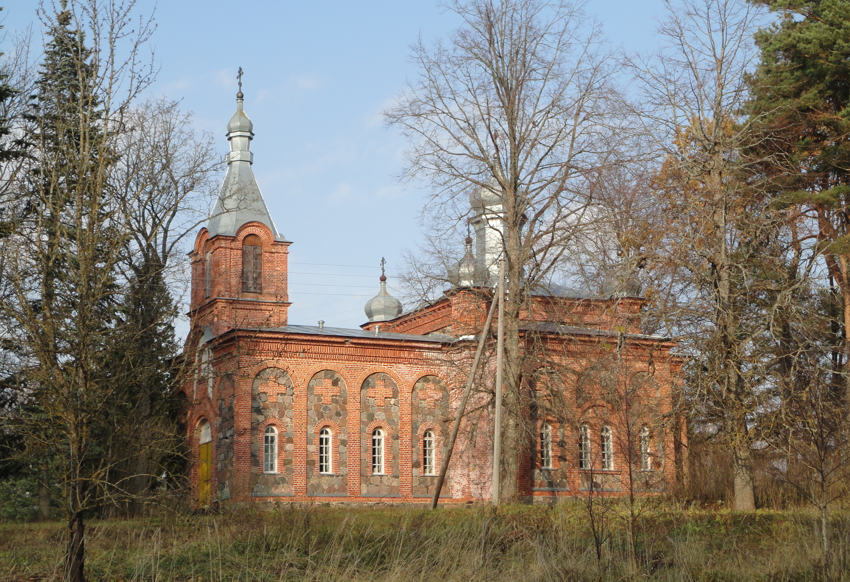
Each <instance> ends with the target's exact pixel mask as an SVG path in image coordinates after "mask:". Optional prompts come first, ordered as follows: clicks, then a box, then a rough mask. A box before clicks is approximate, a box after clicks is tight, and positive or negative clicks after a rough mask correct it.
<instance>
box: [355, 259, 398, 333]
mask: <svg viewBox="0 0 850 582" xmlns="http://www.w3.org/2000/svg"><path fill="white" fill-rule="evenodd" d="M383 263H384V261H383V259H382V260H381V290H380V291H378V294H377V295H375V296H374V297H372V298H371V299H370V300H369V301H367V302H366V307H365V309H364V311H365V312H366V317H368V318H369V321H389V320H391V319H395V318H396V317H398V316H399V315H401V310H402V307H401V301H399V300H398V299H396V298H395V297H393V296H392V295H390V294H389V293H388V292H387V276H386V275H385V274H384V266H383Z"/></svg>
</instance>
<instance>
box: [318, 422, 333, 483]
mask: <svg viewBox="0 0 850 582" xmlns="http://www.w3.org/2000/svg"><path fill="white" fill-rule="evenodd" d="M333 442H334V439H333V431H332V430H331V429H330V427H327V426H326V427H323V428H322V430H320V431H319V474H320V475H330V474H332V473H333V453H332V451H333Z"/></svg>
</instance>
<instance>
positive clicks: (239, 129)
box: [207, 68, 286, 241]
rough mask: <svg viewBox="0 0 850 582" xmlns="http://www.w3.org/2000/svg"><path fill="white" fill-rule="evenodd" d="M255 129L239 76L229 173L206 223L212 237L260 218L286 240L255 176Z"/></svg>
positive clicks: (229, 233) (230, 233)
mask: <svg viewBox="0 0 850 582" xmlns="http://www.w3.org/2000/svg"><path fill="white" fill-rule="evenodd" d="M240 75H241V68H240ZM253 130H254V124H253V123H251V120H250V119H249V118H248V116H247V115H246V114H245V111H244V110H243V97H242V82H241V76H240V82H239V93H237V94H236V113H234V114H233V117H232V118H231V119H230V122H229V123H228V124H227V141H228V142H230V152H229V153H228V154H227V174H226V175H225V176H224V182H223V183H222V185H221V191H220V192H219V195H218V200H217V201H216V203H215V207H214V208H213V211H212V213H211V214H210V218H209V221H208V223H207V230H208V231H209V233H210V238H212V237H214V236H217V235H220V234H221V235H225V236H235V235H236V231H237V230H239V228H240V227H241V226H242V225H243V224H247V223H249V222H261V223H262V224H265V225H266V226H267V227H268V228H269V230H271V231H272V235H274V238H275V240H278V241H283V240H286V239H285V238H284V237H283V235H281V234H280V232H278V230H277V227H276V226H275V224H274V221H273V220H272V217H271V214H269V209H268V208H267V207H266V201H265V200H263V195H262V194H261V193H260V187H259V186H258V185H257V179H256V178H255V177H254V170H253V168H252V164H253V162H254V154H253V153H251V151H250V148H251V140H252V139H253V138H254V131H253Z"/></svg>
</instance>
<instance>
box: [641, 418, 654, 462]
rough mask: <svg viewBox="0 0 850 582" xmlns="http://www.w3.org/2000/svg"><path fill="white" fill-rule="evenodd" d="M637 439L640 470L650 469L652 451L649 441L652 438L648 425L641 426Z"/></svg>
mask: <svg viewBox="0 0 850 582" xmlns="http://www.w3.org/2000/svg"><path fill="white" fill-rule="evenodd" d="M639 439H640V443H639V445H640V470H641V471H652V453H651V452H650V443H651V440H652V439H651V438H650V435H649V428H648V427H645V426H644V427H641V429H640V436H639Z"/></svg>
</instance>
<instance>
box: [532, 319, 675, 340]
mask: <svg viewBox="0 0 850 582" xmlns="http://www.w3.org/2000/svg"><path fill="white" fill-rule="evenodd" d="M520 329H521V330H522V331H539V332H541V333H553V334H558V335H589V336H595V337H617V335H618V333H617V332H616V331H613V330H610V329H593V328H589V327H581V326H576V325H564V324H561V323H555V322H552V321H522V322H520ZM623 337H625V338H626V339H641V340H655V341H672V340H671V338H669V337H665V336H659V335H646V334H643V333H624V334H623Z"/></svg>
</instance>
